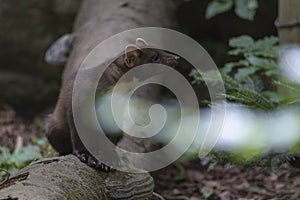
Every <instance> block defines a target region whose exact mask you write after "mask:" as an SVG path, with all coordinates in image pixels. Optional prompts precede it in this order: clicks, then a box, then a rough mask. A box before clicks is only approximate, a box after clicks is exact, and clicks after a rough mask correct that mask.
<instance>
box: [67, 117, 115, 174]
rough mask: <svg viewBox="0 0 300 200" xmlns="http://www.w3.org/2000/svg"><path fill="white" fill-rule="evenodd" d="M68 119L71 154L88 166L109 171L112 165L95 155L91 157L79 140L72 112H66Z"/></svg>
mask: <svg viewBox="0 0 300 200" xmlns="http://www.w3.org/2000/svg"><path fill="white" fill-rule="evenodd" d="M68 121H69V125H70V133H71V141H72V146H73V152H72V153H73V154H74V155H75V156H76V157H77V158H79V160H80V161H81V162H83V163H85V164H87V165H88V166H90V167H92V168H95V169H100V170H101V171H104V172H109V171H111V170H112V167H110V166H107V165H105V164H104V163H103V162H102V161H100V160H97V159H96V158H95V157H93V156H92V155H91V154H90V153H89V152H88V150H87V149H86V148H85V147H84V145H83V143H82V142H81V140H80V138H79V136H78V133H77V130H76V127H75V124H74V119H73V115H72V112H68Z"/></svg>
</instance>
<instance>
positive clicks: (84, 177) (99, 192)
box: [0, 155, 154, 200]
mask: <svg viewBox="0 0 300 200" xmlns="http://www.w3.org/2000/svg"><path fill="white" fill-rule="evenodd" d="M153 188H154V184H153V179H152V177H151V176H150V175H149V174H148V173H141V174H130V173H124V172H119V171H114V172H110V173H105V172H101V171H97V170H94V169H92V168H90V167H88V166H86V165H85V164H83V163H82V162H80V161H79V160H78V159H77V158H76V157H75V156H73V155H68V156H64V157H53V158H46V159H42V160H38V161H35V162H33V163H31V164H30V165H29V166H27V167H25V168H24V169H22V170H20V171H19V172H18V173H17V174H15V175H13V176H11V177H10V178H9V179H8V180H6V181H5V182H4V183H2V184H1V185H0V199H1V200H12V199H18V200H29V199H30V200H34V199H37V200H41V199H68V200H73V199H87V200H88V199H102V200H106V199H107V200H108V199H112V200H113V199H115V200H117V199H148V198H149V197H151V195H152V192H153Z"/></svg>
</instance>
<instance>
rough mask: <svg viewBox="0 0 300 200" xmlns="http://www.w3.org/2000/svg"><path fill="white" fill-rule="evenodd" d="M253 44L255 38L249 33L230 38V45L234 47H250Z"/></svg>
mask: <svg viewBox="0 0 300 200" xmlns="http://www.w3.org/2000/svg"><path fill="white" fill-rule="evenodd" d="M253 44H254V40H253V39H252V37H250V36H249V35H242V36H239V37H235V38H231V39H230V40H229V46H230V47H233V48H249V47H251V46H252V45H253Z"/></svg>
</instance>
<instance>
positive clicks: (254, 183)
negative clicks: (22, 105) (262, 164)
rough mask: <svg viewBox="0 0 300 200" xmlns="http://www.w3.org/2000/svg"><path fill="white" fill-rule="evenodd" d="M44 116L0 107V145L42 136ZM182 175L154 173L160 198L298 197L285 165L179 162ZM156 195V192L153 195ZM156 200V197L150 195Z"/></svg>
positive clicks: (297, 176)
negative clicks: (178, 177)
mask: <svg viewBox="0 0 300 200" xmlns="http://www.w3.org/2000/svg"><path fill="white" fill-rule="evenodd" d="M44 117H45V116H38V117H35V118H34V119H30V120H28V119H27V120H25V119H23V118H21V117H18V116H17V115H16V113H15V112H14V110H13V109H11V108H10V107H4V108H2V109H1V110H0V146H7V147H9V148H10V149H11V150H13V149H14V148H15V145H16V140H17V137H19V138H20V137H21V138H22V141H23V145H28V144H30V143H31V142H32V140H33V139H36V138H41V137H44V133H45V131H44V128H43V127H44V126H43V120H44ZM182 166H183V167H184V169H185V176H183V177H182V179H181V180H180V181H178V180H177V181H175V180H174V177H176V175H178V173H179V170H178V168H177V167H176V166H175V165H170V166H168V167H166V168H165V169H162V170H160V171H158V172H155V173H154V174H153V175H154V179H155V192H156V193H157V194H159V195H161V197H163V198H161V199H173V200H175V199H176V200H181V199H182V200H188V199H190V200H198V199H208V200H215V199H216V200H218V199H220V200H233V199H240V200H242V199H245V200H246V199H255V200H262V199H290V200H291V199H300V190H299V187H300V172H299V171H297V170H296V169H293V168H290V167H288V166H286V165H284V166H282V169H280V171H279V172H276V173H274V172H271V171H268V170H263V169H262V168H259V167H256V168H246V167H242V166H234V167H225V166H223V165H216V166H214V167H213V168H208V167H203V166H202V165H201V164H200V161H199V160H192V161H188V162H184V163H182ZM157 196H158V195H157ZM153 199H159V198H156V197H155V198H153Z"/></svg>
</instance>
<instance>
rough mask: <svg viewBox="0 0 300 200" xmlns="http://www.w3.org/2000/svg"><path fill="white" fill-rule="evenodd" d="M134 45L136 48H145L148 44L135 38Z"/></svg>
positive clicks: (141, 39)
mask: <svg viewBox="0 0 300 200" xmlns="http://www.w3.org/2000/svg"><path fill="white" fill-rule="evenodd" d="M135 44H136V45H137V46H138V47H145V46H149V45H148V43H147V42H146V41H145V40H144V39H143V38H137V39H136V41H135Z"/></svg>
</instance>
